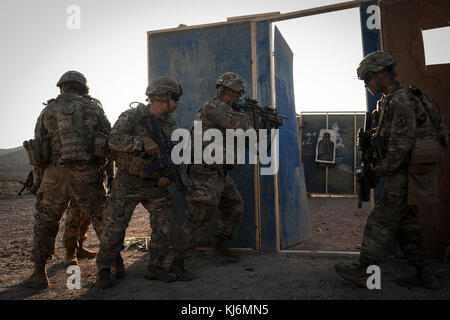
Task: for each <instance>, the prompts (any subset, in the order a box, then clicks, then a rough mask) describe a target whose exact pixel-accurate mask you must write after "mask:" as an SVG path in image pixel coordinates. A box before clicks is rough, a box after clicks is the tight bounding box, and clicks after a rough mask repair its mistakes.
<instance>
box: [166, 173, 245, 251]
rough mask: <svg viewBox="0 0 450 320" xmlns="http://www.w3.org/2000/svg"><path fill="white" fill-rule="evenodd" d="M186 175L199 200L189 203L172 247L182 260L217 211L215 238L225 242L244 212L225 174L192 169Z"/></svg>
mask: <svg viewBox="0 0 450 320" xmlns="http://www.w3.org/2000/svg"><path fill="white" fill-rule="evenodd" d="M188 175H189V177H190V179H191V181H192V184H193V190H194V192H195V194H196V196H198V197H195V196H193V197H191V198H190V199H188V203H189V207H190V212H189V213H188V215H187V217H186V221H185V222H184V224H183V226H182V227H181V231H180V234H179V237H178V239H177V241H176V242H175V244H174V251H175V255H177V256H178V257H182V258H188V257H190V256H191V255H192V254H193V252H194V251H195V248H196V246H197V244H198V242H199V241H200V240H201V239H202V238H203V237H204V236H205V235H206V233H207V231H208V227H209V225H210V223H211V220H212V219H213V217H214V216H215V214H216V212H217V211H219V213H220V216H219V221H218V226H217V230H216V234H215V235H216V237H217V236H222V237H224V238H227V239H231V238H233V235H234V233H235V232H236V230H237V228H238V227H239V224H240V222H241V219H242V214H243V211H244V200H243V199H242V197H241V195H240V193H239V190H238V189H237V187H236V184H235V183H234V182H233V180H232V179H231V178H230V176H229V175H228V174H226V172H225V173H223V172H221V171H220V170H216V169H210V168H206V167H204V166H202V165H192V166H190V167H189V170H188Z"/></svg>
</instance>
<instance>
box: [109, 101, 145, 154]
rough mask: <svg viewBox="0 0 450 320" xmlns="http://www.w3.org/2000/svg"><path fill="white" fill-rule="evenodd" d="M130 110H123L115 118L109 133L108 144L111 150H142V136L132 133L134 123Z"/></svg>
mask: <svg viewBox="0 0 450 320" xmlns="http://www.w3.org/2000/svg"><path fill="white" fill-rule="evenodd" d="M131 112H132V110H128V111H125V112H123V113H122V114H121V115H120V116H119V119H117V121H116V123H115V124H114V126H113V128H112V129H111V132H110V134H109V139H108V145H109V148H110V149H111V150H114V151H118V152H133V151H136V150H142V147H143V137H141V136H135V135H133V127H134V125H135V124H134V123H133V121H132V115H131V114H130V113H131Z"/></svg>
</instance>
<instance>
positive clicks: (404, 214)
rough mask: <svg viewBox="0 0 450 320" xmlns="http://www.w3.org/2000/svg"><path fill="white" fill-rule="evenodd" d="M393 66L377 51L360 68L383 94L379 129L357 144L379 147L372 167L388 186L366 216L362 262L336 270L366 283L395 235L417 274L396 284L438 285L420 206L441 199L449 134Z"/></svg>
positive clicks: (362, 75) (361, 74)
mask: <svg viewBox="0 0 450 320" xmlns="http://www.w3.org/2000/svg"><path fill="white" fill-rule="evenodd" d="M395 66H396V63H395V61H394V60H393V58H392V57H391V56H390V55H389V54H388V53H386V52H374V53H371V54H369V55H367V56H366V57H365V58H364V59H363V60H362V61H361V63H360V65H359V67H358V70H357V72H358V78H359V79H361V80H364V82H365V86H366V88H368V90H369V91H370V92H371V94H373V95H375V94H378V93H382V94H383V97H382V98H381V100H379V101H378V104H377V110H376V111H374V116H375V118H377V120H376V121H377V128H376V129H374V131H375V133H373V135H370V134H369V136H366V137H360V139H359V140H358V143H359V145H362V144H366V143H372V144H374V145H375V146H376V149H377V158H378V159H377V160H378V165H377V167H375V170H374V172H375V174H376V175H377V176H379V177H384V187H383V191H382V194H381V198H380V199H379V200H378V201H377V203H376V204H375V207H374V208H373V210H372V212H371V213H370V215H369V217H368V219H367V224H366V227H365V229H364V236H363V241H362V245H361V255H360V259H359V264H358V265H357V267H356V268H352V267H343V266H339V265H336V266H335V270H336V272H337V274H338V275H339V276H341V277H342V278H344V279H346V280H349V281H351V282H353V283H355V284H357V285H358V286H361V287H366V280H367V277H368V275H367V273H366V269H367V267H368V266H369V265H374V264H379V263H380V262H381V261H382V260H383V258H384V256H385V254H386V247H387V245H388V242H389V241H390V240H389V239H392V237H391V236H392V235H393V236H394V238H395V240H396V241H397V243H398V244H399V246H400V248H401V249H402V251H403V252H404V254H405V256H406V258H407V259H408V262H409V264H411V265H413V266H415V267H416V268H417V270H418V272H417V275H415V276H414V277H413V278H398V279H397V283H398V284H400V285H416V286H423V287H427V288H434V287H436V279H435V278H434V275H433V274H432V272H431V270H430V266H429V260H428V259H427V256H426V253H425V249H424V245H423V236H422V231H421V224H420V220H419V216H418V210H417V205H418V204H432V203H435V202H437V201H438V198H437V194H438V190H437V167H438V161H439V159H440V157H441V153H442V150H441V149H442V146H445V145H446V144H447V143H448V140H447V139H448V137H447V133H446V129H445V126H444V124H443V121H442V118H441V117H440V115H439V112H438V110H437V109H436V108H434V107H433V106H432V105H428V106H427V105H426V104H424V103H422V101H421V100H420V99H419V98H418V95H417V94H416V93H417V90H418V89H417V88H404V87H401V86H400V84H399V82H398V81H397V80H396V69H395ZM419 96H420V95H419ZM443 131H445V135H444V134H443Z"/></svg>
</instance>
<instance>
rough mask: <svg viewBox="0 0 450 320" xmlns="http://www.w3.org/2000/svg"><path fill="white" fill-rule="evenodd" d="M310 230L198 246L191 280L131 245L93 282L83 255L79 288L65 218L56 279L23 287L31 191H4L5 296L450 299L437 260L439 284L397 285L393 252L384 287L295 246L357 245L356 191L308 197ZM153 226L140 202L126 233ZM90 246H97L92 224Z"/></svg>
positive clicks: (448, 274) (449, 279) (447, 272)
mask: <svg viewBox="0 0 450 320" xmlns="http://www.w3.org/2000/svg"><path fill="white" fill-rule="evenodd" d="M309 207H310V213H311V228H312V235H313V236H312V238H311V239H309V240H307V241H306V242H305V243H303V244H301V245H299V246H296V247H294V248H289V249H290V251H289V252H281V253H260V254H256V253H239V255H240V258H241V260H240V261H239V262H237V263H232V264H223V263H222V262H221V261H220V260H218V259H217V258H216V257H215V256H213V255H212V254H211V253H210V252H209V251H198V253H197V254H196V256H194V257H193V258H192V259H190V260H188V261H187V263H186V267H187V269H189V270H192V271H193V272H194V273H195V274H196V275H197V276H198V278H197V279H195V280H193V281H191V282H174V283H164V282H159V281H148V280H145V279H144V273H145V269H146V265H147V261H148V253H147V252H144V251H141V250H140V249H139V248H137V247H135V246H131V247H130V248H129V249H128V250H127V251H125V252H123V253H122V255H123V257H124V260H125V265H126V270H127V275H126V278H125V279H122V280H116V286H115V287H113V288H111V289H109V290H100V289H97V288H95V286H94V285H93V282H94V280H95V273H96V266H95V259H94V260H81V261H80V268H81V288H80V289H68V287H67V279H68V277H69V275H68V274H66V268H65V267H64V264H63V258H64V248H63V246H62V234H63V231H64V218H63V220H62V223H61V226H60V232H59V234H58V237H57V240H56V250H55V256H54V257H53V259H52V260H51V261H50V262H49V264H48V275H49V279H50V283H51V286H50V287H49V288H48V289H45V290H42V291H36V290H33V289H28V288H23V287H21V286H20V282H21V281H22V280H23V279H24V278H26V277H27V276H29V275H30V274H31V271H32V264H31V263H30V262H29V260H28V259H29V254H30V245H31V241H32V228H33V222H34V221H33V211H34V197H32V196H30V195H26V196H22V197H17V196H11V197H8V198H3V199H0V221H1V225H0V299H1V300H23V299H27V300H28V299H29V300H53V299H58V300H59V299H64V300H70V299H89V300H91V299H151V300H212V299H213V300H256V299H257V300H304V299H308V300H310V299H395V300H396V299H402V300H403V299H417V300H424V299H426V300H428V299H445V300H449V299H450V266H447V265H443V264H442V263H441V261H434V268H435V273H436V276H437V277H438V280H439V289H438V290H428V289H423V288H404V287H398V286H397V285H396V284H395V283H394V282H393V279H394V278H395V276H396V275H397V274H399V273H402V272H406V273H408V272H411V271H412V270H411V269H410V268H409V267H408V266H407V265H406V263H405V261H404V260H401V259H389V260H387V261H386V262H385V263H384V264H382V265H381V270H382V276H381V290H368V289H359V288H356V287H355V286H353V285H351V284H348V283H346V282H345V281H343V280H342V279H340V278H339V277H338V276H337V275H336V274H335V273H334V269H333V267H334V265H335V264H337V263H343V264H348V263H352V262H353V261H356V259H357V257H356V256H311V255H304V254H299V253H296V250H297V251H298V250H345V251H357V250H358V245H359V244H360V241H361V236H362V230H363V225H364V223H365V219H366V217H367V213H368V208H366V207H365V208H363V209H362V210H358V209H357V208H356V199H352V198H347V199H329V198H328V199H323V198H310V199H309ZM149 232H150V225H149V221H148V215H147V213H146V211H145V210H144V209H143V207H142V206H138V207H137V208H136V211H135V214H134V216H133V218H132V220H131V223H130V226H129V228H128V230H127V237H140V236H142V237H145V236H148V233H149ZM87 246H88V247H89V248H92V249H95V250H97V249H98V241H97V239H96V237H95V234H94V232H93V230H92V228H91V229H90V230H89V237H88V240H87Z"/></svg>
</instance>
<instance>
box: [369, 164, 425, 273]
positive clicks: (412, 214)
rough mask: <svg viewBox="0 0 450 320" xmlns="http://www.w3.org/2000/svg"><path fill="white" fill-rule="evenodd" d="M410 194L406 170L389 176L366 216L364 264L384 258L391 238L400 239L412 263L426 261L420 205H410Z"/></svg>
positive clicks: (397, 240) (418, 263) (374, 262)
mask: <svg viewBox="0 0 450 320" xmlns="http://www.w3.org/2000/svg"><path fill="white" fill-rule="evenodd" d="M407 196H408V174H407V172H403V171H402V172H398V173H396V174H395V175H392V176H388V177H386V179H385V182H384V187H383V191H382V194H381V197H380V200H379V201H378V202H377V203H376V204H375V207H374V208H373V210H372V212H371V213H370V215H369V217H368V218H367V224H366V227H365V229H364V235H363V241H362V245H361V256H360V263H361V264H363V265H372V264H378V263H379V262H381V261H382V260H383V258H384V257H385V255H386V253H387V246H388V245H389V243H390V242H391V241H392V240H395V241H396V242H397V243H398V245H399V246H400V248H401V249H402V251H403V252H404V254H405V256H406V258H407V259H408V262H409V264H411V265H414V266H423V265H426V264H427V257H426V254H425V249H424V245H423V235H422V229H421V222H420V219H419V216H418V212H417V206H408V205H407Z"/></svg>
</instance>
